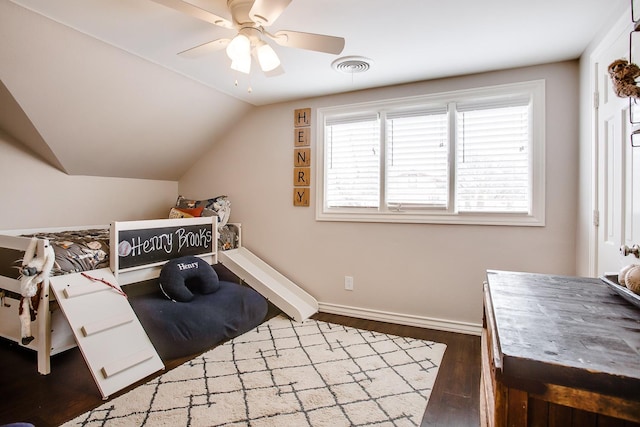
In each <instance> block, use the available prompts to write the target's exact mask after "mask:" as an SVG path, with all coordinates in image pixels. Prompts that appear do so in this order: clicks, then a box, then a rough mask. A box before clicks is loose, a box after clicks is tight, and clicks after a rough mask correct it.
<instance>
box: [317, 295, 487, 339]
mask: <svg viewBox="0 0 640 427" xmlns="http://www.w3.org/2000/svg"><path fill="white" fill-rule="evenodd" d="M318 307H319V310H320V312H322V313H329V314H339V315H342V316H349V317H356V318H359V319H367V320H376V321H379V322H387V323H395V324H398V325H406V326H417V327H419V328H426V329H435V330H438V331H447V332H457V333H461V334H467V335H478V336H479V335H480V334H481V332H482V325H481V324H477V323H467V322H456V321H453V320H443V319H433V318H428V317H421V316H413V315H409V314H401V313H391V312H386V311H379V310H370V309H368V308H360V307H349V306H346V305H338V304H330V303H323V302H319V303H318Z"/></svg>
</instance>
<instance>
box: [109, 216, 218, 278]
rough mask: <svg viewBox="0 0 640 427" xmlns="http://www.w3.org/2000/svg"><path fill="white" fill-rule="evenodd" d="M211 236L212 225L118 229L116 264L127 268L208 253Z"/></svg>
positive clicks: (210, 245)
mask: <svg viewBox="0 0 640 427" xmlns="http://www.w3.org/2000/svg"><path fill="white" fill-rule="evenodd" d="M213 235H214V233H213V224H198V225H185V226H177V227H162V228H145V229H141V230H120V231H119V233H118V264H119V266H120V268H130V267H137V266H140V265H147V264H153V263H156V262H162V261H167V260H170V259H173V258H178V257H181V256H186V255H200V254H207V253H211V252H213V245H214V244H215V242H213Z"/></svg>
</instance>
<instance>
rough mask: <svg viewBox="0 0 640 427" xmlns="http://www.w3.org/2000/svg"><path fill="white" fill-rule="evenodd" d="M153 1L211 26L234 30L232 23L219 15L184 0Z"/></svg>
mask: <svg viewBox="0 0 640 427" xmlns="http://www.w3.org/2000/svg"><path fill="white" fill-rule="evenodd" d="M152 1H154V2H156V3H159V4H162V5H164V6H167V7H170V8H171V9H174V10H177V11H178V12H182V13H185V14H187V15H191V16H193V17H194V18H198V19H201V20H203V21H205V22H209V23H211V24H215V25H218V26H220V27H223V28H230V29H233V28H234V27H233V24H232V23H231V21H229V20H227V19H224V18H222V17H220V16H218V15H215V14H213V13H211V12H209V11H208V10H204V9H201V8H199V7H197V6H194V5H192V4H191V3H187V2H185V1H182V0H152Z"/></svg>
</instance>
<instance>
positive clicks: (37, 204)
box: [0, 132, 178, 230]
mask: <svg viewBox="0 0 640 427" xmlns="http://www.w3.org/2000/svg"><path fill="white" fill-rule="evenodd" d="M0 189H1V190H0V196H1V197H2V209H0V230H8V229H24V228H44V227H63V226H78V225H98V224H109V223H110V222H111V221H114V220H137V219H150V218H166V217H167V215H168V211H169V208H170V207H171V206H172V205H173V204H174V203H175V200H176V197H177V189H178V183H177V182H175V181H151V180H142V179H126V178H102V177H91V176H69V175H66V174H65V173H63V172H60V171H59V170H58V169H56V168H54V167H52V166H50V165H49V164H47V163H46V162H44V161H42V160H41V159H40V158H38V157H36V156H35V155H34V154H33V152H31V151H28V150H27V149H26V148H24V146H22V145H21V144H18V143H16V141H14V140H13V139H12V138H11V137H9V136H8V135H7V134H5V133H2V132H0Z"/></svg>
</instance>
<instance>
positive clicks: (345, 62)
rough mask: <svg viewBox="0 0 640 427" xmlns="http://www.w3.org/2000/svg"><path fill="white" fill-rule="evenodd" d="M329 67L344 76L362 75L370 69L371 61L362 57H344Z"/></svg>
mask: <svg viewBox="0 0 640 427" xmlns="http://www.w3.org/2000/svg"><path fill="white" fill-rule="evenodd" d="M331 67H333V69H334V70H336V71H338V72H341V73H345V74H356V73H364V72H365V71H367V70H369V68H371V60H370V59H369V58H364V57H362V56H345V57H343V58H338V59H336V60H335V61H333V62H332V63H331Z"/></svg>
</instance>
